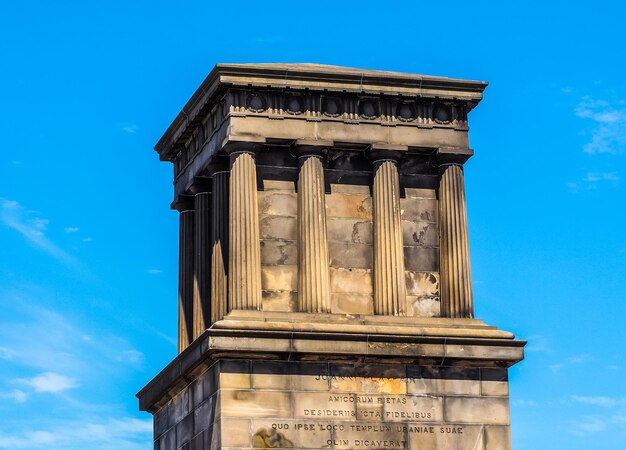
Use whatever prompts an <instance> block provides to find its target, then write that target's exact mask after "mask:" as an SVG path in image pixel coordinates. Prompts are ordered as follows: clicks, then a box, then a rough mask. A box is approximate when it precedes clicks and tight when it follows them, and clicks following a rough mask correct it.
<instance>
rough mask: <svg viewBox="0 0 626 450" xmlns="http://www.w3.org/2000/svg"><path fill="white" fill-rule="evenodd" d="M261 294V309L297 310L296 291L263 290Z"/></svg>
mask: <svg viewBox="0 0 626 450" xmlns="http://www.w3.org/2000/svg"><path fill="white" fill-rule="evenodd" d="M261 294H262V296H261V307H262V309H263V311H283V312H293V311H297V310H298V294H297V293H296V292H293V291H267V290H263V291H262V292H261Z"/></svg>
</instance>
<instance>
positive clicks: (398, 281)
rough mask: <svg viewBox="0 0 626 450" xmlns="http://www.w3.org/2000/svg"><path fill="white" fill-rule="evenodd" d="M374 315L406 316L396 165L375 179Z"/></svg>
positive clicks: (388, 164)
mask: <svg viewBox="0 0 626 450" xmlns="http://www.w3.org/2000/svg"><path fill="white" fill-rule="evenodd" d="M373 191H374V192H373V194H374V196H373V197H374V198H373V200H374V312H375V313H376V314H381V315H394V316H398V315H405V314H406V289H405V280H404V249H403V246H402V228H401V222H400V181H399V177H398V168H397V166H396V164H395V162H393V161H383V162H381V163H380V164H379V165H378V168H377V169H376V172H375V175H374V189H373Z"/></svg>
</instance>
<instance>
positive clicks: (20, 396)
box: [0, 389, 28, 403]
mask: <svg viewBox="0 0 626 450" xmlns="http://www.w3.org/2000/svg"><path fill="white" fill-rule="evenodd" d="M0 397H1V398H7V399H9V400H13V401H15V402H16V403H24V402H25V401H26V400H28V394H27V393H26V392H24V391H23V390H21V389H13V390H12V391H10V392H7V393H3V394H0Z"/></svg>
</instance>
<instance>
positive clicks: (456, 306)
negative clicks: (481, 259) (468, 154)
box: [439, 164, 474, 318]
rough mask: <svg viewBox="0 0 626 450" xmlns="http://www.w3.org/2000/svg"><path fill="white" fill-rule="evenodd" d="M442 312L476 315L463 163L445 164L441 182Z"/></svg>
mask: <svg viewBox="0 0 626 450" xmlns="http://www.w3.org/2000/svg"><path fill="white" fill-rule="evenodd" d="M439 232H440V236H441V245H440V272H441V315H442V316H444V317H457V318H458V317H461V318H472V317H474V303H473V298H472V274H471V268H470V259H469V240H468V234H467V213H466V206H465V182H464V178H463V169H462V168H461V166H460V165H456V164H454V165H447V166H444V167H443V172H442V175H441V180H440V184H439Z"/></svg>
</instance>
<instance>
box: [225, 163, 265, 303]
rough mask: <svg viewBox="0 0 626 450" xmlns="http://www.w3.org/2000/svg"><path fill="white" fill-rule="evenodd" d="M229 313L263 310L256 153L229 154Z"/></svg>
mask: <svg viewBox="0 0 626 450" xmlns="http://www.w3.org/2000/svg"><path fill="white" fill-rule="evenodd" d="M230 163H231V169H230V182H229V249H228V255H229V266H228V292H229V295H230V298H229V308H228V309H229V311H230V310H234V309H260V308H261V251H260V244H259V205H258V200H257V180H256V164H255V161H254V157H253V153H252V152H248V151H236V152H233V153H231V154H230Z"/></svg>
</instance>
